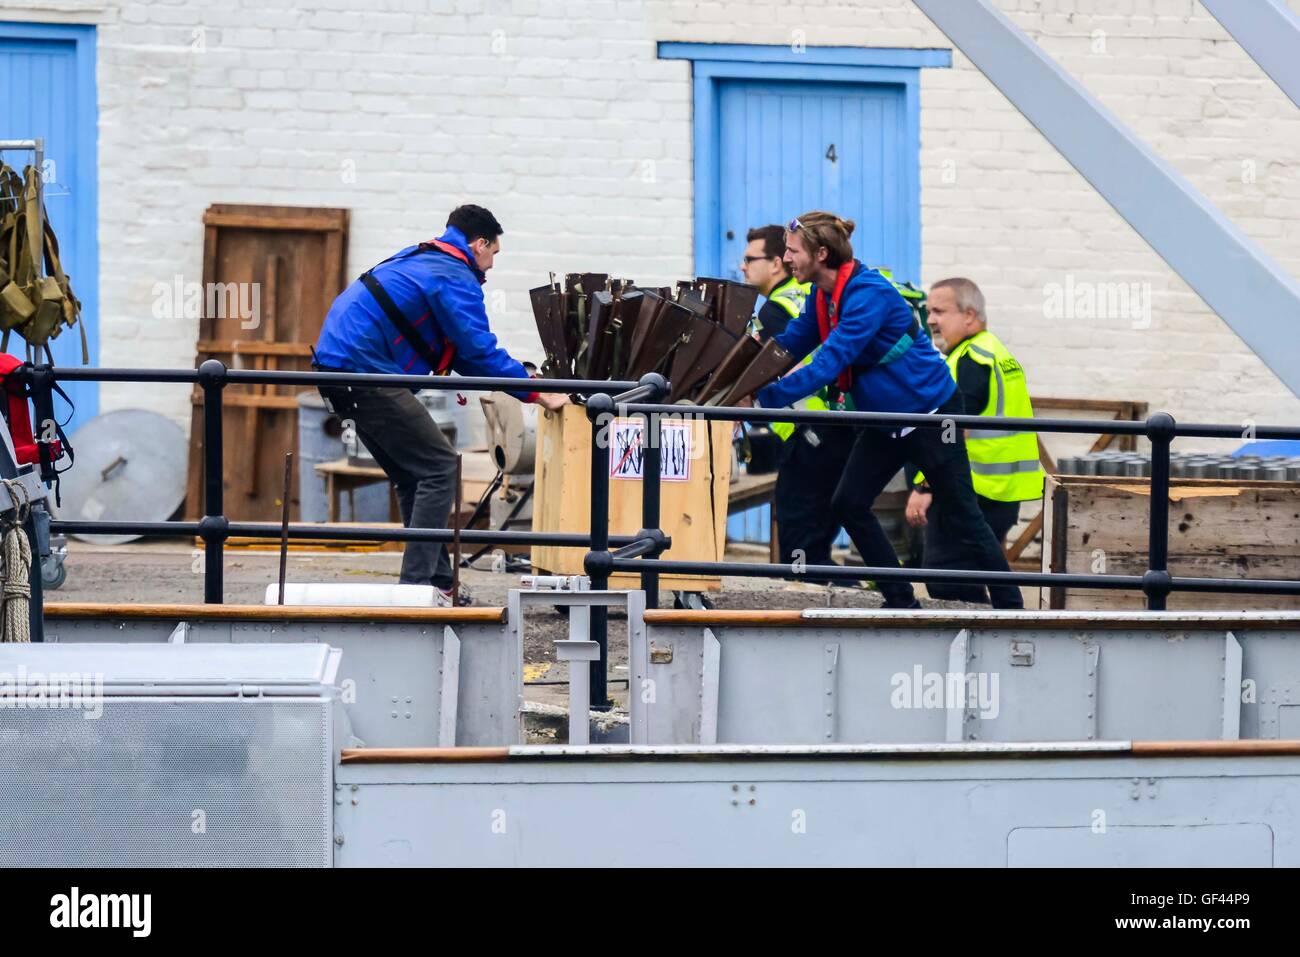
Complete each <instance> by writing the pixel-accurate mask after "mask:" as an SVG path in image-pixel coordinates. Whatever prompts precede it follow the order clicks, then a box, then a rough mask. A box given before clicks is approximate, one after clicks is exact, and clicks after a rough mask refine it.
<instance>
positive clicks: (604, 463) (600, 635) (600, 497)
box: [585, 395, 614, 711]
mask: <svg viewBox="0 0 1300 957" xmlns="http://www.w3.org/2000/svg"><path fill="white" fill-rule="evenodd" d="M587 418H588V420H589V421H590V422H591V551H590V552H589V553H588V554H587V560H586V562H585V564H586V565H587V574H588V575H589V576H590V578H591V587H592V590H593V591H604V590H605V589H606V588H608V587H609V575H608V574H607V573H605V572H603V571H601V566H600V564H597V563H593V562H592V561H591V559H592V556H593V555H595V556H598V560H599V561H601V562H604V563H608V562H609V560H610V554H609V429H610V426H611V424H612V423H613V418H614V400H613V398H611V397H610V396H609V395H593V396H592V397H591V398H590V399H588V400H587ZM590 638H591V640H592V641H594V642H596V645H597V647H598V648H599V649H600V654H599V655H598V656H597V658H596V660H595V661H593V662H592V663H591V665H590V667H591V707H592V709H593V710H596V711H605V710H608V709H609V693H608V689H607V688H606V686H605V676H606V672H607V671H608V667H609V616H608V609H607V608H605V606H604V605H598V606H596V607H594V608H592V609H591V635H590Z"/></svg>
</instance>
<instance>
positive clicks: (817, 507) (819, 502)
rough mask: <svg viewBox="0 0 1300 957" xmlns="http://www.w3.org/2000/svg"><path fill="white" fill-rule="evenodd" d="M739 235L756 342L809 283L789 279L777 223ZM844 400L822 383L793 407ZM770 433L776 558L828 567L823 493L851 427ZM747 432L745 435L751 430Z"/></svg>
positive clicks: (836, 527)
mask: <svg viewBox="0 0 1300 957" xmlns="http://www.w3.org/2000/svg"><path fill="white" fill-rule="evenodd" d="M746 238H747V240H748V242H749V245H748V246H747V247H746V249H745V259H744V261H743V262H742V263H741V271H742V272H743V273H744V275H745V281H746V282H747V283H748V284H749V285H751V286H756V287H757V288H758V291H759V292H760V293H762V294H763V295H764V296H766V297H767V302H765V303H764V304H763V306H762V308H761V309H759V311H758V314H757V315H756V316H755V317H754V321H753V323H752V324H751V328H752V331H753V332H754V333H755V334H756V335H757V336H758V338H759V340H760V341H762V342H766V341H767V340H768V339H770V338H772V336H775V335H779V334H780V333H782V332H784V331H785V327H786V324H787V323H789V322H790V320H791V319H795V318H797V317H798V315H799V313H800V312H802V311H803V306H804V300H805V299H806V298H807V297H808V294H809V292H810V291H811V285H810V284H809V283H806V282H805V283H801V282H797V281H795V278H794V276H793V274H791V272H790V267H789V266H788V265H787V264H786V262H785V228H784V227H782V226H760V227H758V228H757V229H751V230H750V231H749V233H748V235H747V237H746ZM809 358H811V357H809ZM805 361H807V360H805ZM848 401H850V402H851V400H848ZM844 402H845V400H844V398H843V397H842V396H841V394H840V393H839V391H838V390H835V395H834V396H832V395H831V394H830V393H829V392H828V391H827V389H822V390H820V391H819V392H817V394H815V395H810V396H808V397H807V398H805V399H802V400H800V401H799V402H798V403H796V405H797V407H798V408H802V409H813V410H819V411H825V410H827V409H830V408H831V407H832V406H834V407H835V408H838V409H843V408H844V407H845V406H844ZM850 407H851V406H850ZM771 431H772V432H773V433H774V434H775V435H776V436H777V437H778V438H779V439H780V441H781V449H780V452H779V459H780V463H781V464H780V467H779V469H778V471H777V475H776V488H775V490H774V492H773V499H772V503H773V504H772V507H773V509H775V511H776V537H777V544H778V546H779V550H780V555H781V557H780V561H781V562H782V563H783V564H793V563H795V562H802V563H803V564H804V565H829V564H831V546H832V545H833V544H834V542H835V537H836V536H837V535H838V534H839V532H840V523H839V521H838V520H837V519H836V518H835V515H834V509H832V508H831V496H832V495H834V493H835V486H836V485H837V484H838V483H839V480H840V475H842V474H843V472H844V464H845V462H847V461H848V457H849V451H850V450H851V449H852V448H853V439H854V430H853V429H851V428H846V427H843V426H835V427H828V426H818V427H816V428H813V427H811V426H807V425H801V426H798V427H796V426H795V425H794V423H792V422H774V423H772V425H771ZM750 438H751V441H753V439H754V433H751V434H750ZM804 581H808V582H815V581H816V580H815V579H804Z"/></svg>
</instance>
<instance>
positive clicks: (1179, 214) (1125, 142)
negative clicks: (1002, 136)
mask: <svg viewBox="0 0 1300 957" xmlns="http://www.w3.org/2000/svg"><path fill="white" fill-rule="evenodd" d="M913 2H914V3H915V4H916V5H917V6H918V7H919V8H920V9H921V10H922V11H923V12H924V13H925V15H926V16H928V17H929V18H930V19H931V20H932V21H933V22H934V24H935V26H937V27H938V28H939V29H940V30H942V31H943V32H944V33H945V34H947V36H948V38H949V39H950V40H952V42H953V43H954V44H955V45H956V46H957V47H958V48H959V49H960V50H961V51H962V53H964V54H966V56H967V57H969V58H970V60H971V62H973V63H974V64H975V66H976V67H977V68H978V69H979V70H980V72H982V73H983V74H984V75H985V76H986V77H988V78H989V80H990V81H991V82H992V83H993V85H994V86H996V87H997V88H998V89H999V90H1001V91H1002V93H1003V95H1004V96H1006V98H1007V99H1008V100H1010V101H1011V103H1012V105H1014V106H1015V107H1016V109H1018V110H1019V111H1020V112H1021V113H1023V114H1024V116H1025V118H1026V119H1027V120H1029V122H1030V123H1032V124H1033V125H1034V126H1035V127H1037V128H1038V131H1039V132H1040V133H1042V134H1043V136H1045V137H1046V138H1047V140H1048V142H1050V143H1051V144H1052V145H1053V146H1054V147H1056V149H1057V150H1058V151H1059V152H1060V153H1061V155H1062V156H1064V157H1065V159H1066V160H1067V161H1068V162H1069V163H1070V165H1072V166H1073V167H1074V168H1075V169H1076V170H1078V171H1079V173H1080V174H1082V176H1083V177H1084V179H1086V180H1087V181H1088V182H1089V183H1091V184H1092V187H1093V188H1094V189H1096V190H1097V192H1098V193H1100V194H1101V196H1102V198H1103V199H1105V200H1106V202H1108V203H1110V205H1111V206H1113V207H1114V208H1115V211H1116V212H1118V213H1119V214H1120V215H1121V216H1123V217H1124V219H1126V220H1127V221H1128V223H1129V225H1130V226H1132V227H1133V228H1134V229H1135V230H1137V232H1138V234H1139V235H1141V236H1142V238H1143V239H1145V240H1146V241H1147V242H1148V243H1149V244H1150V245H1151V248H1152V249H1154V250H1155V251H1156V252H1157V253H1158V254H1159V255H1160V257H1161V258H1162V259H1164V261H1165V262H1167V263H1168V264H1169V265H1170V266H1171V267H1172V268H1173V269H1174V271H1175V272H1177V273H1178V274H1179V275H1180V276H1182V277H1183V279H1184V280H1185V281H1186V282H1187V284H1188V285H1189V286H1191V287H1192V288H1193V289H1194V290H1196V292H1197V294H1198V295H1199V296H1200V297H1201V298H1202V299H1203V300H1205V302H1206V304H1207V305H1209V307H1210V308H1211V309H1213V310H1214V311H1215V312H1216V313H1218V314H1219V316H1220V317H1221V318H1222V319H1223V320H1224V321H1225V322H1226V323H1227V324H1228V326H1229V327H1230V328H1231V329H1232V330H1233V332H1235V333H1236V334H1237V335H1238V336H1240V337H1241V339H1242V341H1243V342H1245V343H1246V345H1247V346H1249V347H1250V348H1251V350H1253V351H1254V353H1255V354H1256V355H1257V356H1259V358H1260V359H1261V360H1263V362H1264V364H1265V365H1267V366H1268V367H1269V368H1270V369H1272V370H1273V372H1274V373H1275V374H1276V375H1277V377H1278V378H1279V379H1281V380H1282V382H1283V384H1285V385H1286V386H1287V388H1289V389H1290V390H1291V391H1292V392H1293V393H1295V394H1296V395H1300V284H1297V283H1296V281H1295V280H1294V279H1293V278H1291V276H1290V275H1288V274H1287V273H1286V272H1285V271H1284V270H1283V269H1282V268H1281V267H1280V266H1279V265H1278V264H1277V263H1276V262H1274V261H1273V260H1272V259H1271V258H1270V257H1269V256H1268V254H1267V253H1265V252H1264V251H1263V250H1262V249H1261V248H1260V247H1259V246H1257V245H1256V244H1255V243H1254V242H1253V241H1252V240H1251V239H1249V238H1248V237H1247V236H1246V235H1245V234H1244V233H1243V232H1242V231H1241V230H1239V229H1238V228H1237V227H1236V226H1234V225H1233V224H1232V222H1231V221H1230V220H1229V219H1227V218H1226V217H1225V216H1224V215H1223V214H1222V213H1220V212H1219V210H1218V209H1216V208H1215V207H1214V205H1213V204H1212V203H1210V202H1209V200H1207V199H1206V198H1205V197H1204V196H1202V195H1201V194H1200V193H1199V192H1197V191H1196V189H1195V188H1194V187H1193V186H1192V185H1191V184H1190V183H1189V182H1187V180H1185V179H1183V177H1182V176H1180V175H1179V174H1178V173H1177V172H1175V171H1174V169H1173V168H1172V167H1170V166H1169V165H1168V164H1167V163H1165V161H1164V160H1162V159H1161V158H1160V157H1159V156H1158V155H1157V154H1156V153H1154V152H1153V151H1152V150H1151V149H1150V148H1149V147H1148V146H1147V145H1146V144H1145V143H1143V142H1142V141H1141V140H1139V139H1138V138H1137V137H1136V136H1134V135H1133V132H1132V131H1131V130H1130V129H1129V128H1128V127H1127V126H1125V125H1124V124H1123V123H1121V122H1120V121H1119V119H1117V118H1116V117H1115V116H1114V115H1113V114H1112V113H1111V112H1110V111H1109V110H1107V109H1106V108H1105V107H1104V106H1102V105H1101V103H1100V102H1098V100H1097V99H1096V98H1095V97H1094V96H1092V94H1090V93H1089V92H1088V91H1087V90H1085V89H1084V88H1083V86H1082V85H1080V84H1079V83H1078V82H1077V81H1076V80H1075V79H1074V77H1072V76H1071V75H1070V74H1069V73H1067V72H1066V71H1065V70H1063V69H1062V68H1061V67H1060V65H1059V64H1057V63H1056V61H1054V60H1053V59H1052V58H1051V57H1049V56H1048V55H1047V54H1046V53H1044V52H1043V51H1042V50H1041V49H1040V48H1039V47H1038V45H1037V44H1035V43H1034V42H1033V41H1032V40H1030V39H1029V38H1028V37H1026V36H1025V35H1024V34H1023V33H1022V32H1021V31H1020V30H1019V28H1017V27H1016V25H1015V24H1014V23H1012V22H1011V21H1010V20H1009V19H1008V18H1007V17H1006V16H1004V15H1003V14H1002V12H1001V11H999V10H998V9H997V8H995V7H994V6H993V5H992V3H990V2H989V0H961V2H960V3H954V2H953V0H913Z"/></svg>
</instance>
